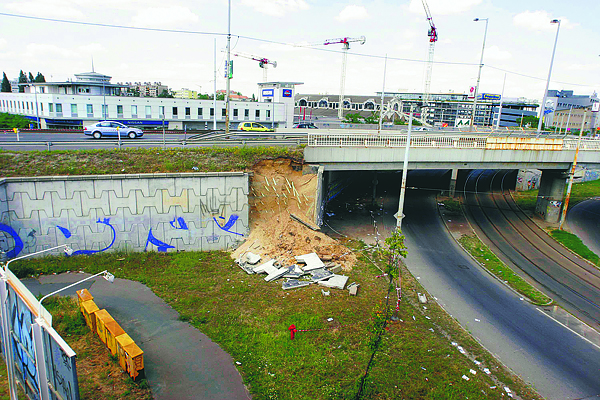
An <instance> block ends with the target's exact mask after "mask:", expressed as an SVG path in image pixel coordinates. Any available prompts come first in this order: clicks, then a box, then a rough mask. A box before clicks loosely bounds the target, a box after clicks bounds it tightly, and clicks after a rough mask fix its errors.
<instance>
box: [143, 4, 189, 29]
mask: <svg viewBox="0 0 600 400" xmlns="http://www.w3.org/2000/svg"><path fill="white" fill-rule="evenodd" d="M131 22H132V24H133V25H134V26H137V27H154V28H155V27H173V28H175V27H180V26H181V24H186V23H194V22H198V16H197V15H196V14H194V13H193V12H191V11H190V9H189V8H187V7H181V6H170V7H152V8H144V9H143V10H141V11H140V12H138V13H137V15H136V16H134V17H133V18H132V19H131Z"/></svg>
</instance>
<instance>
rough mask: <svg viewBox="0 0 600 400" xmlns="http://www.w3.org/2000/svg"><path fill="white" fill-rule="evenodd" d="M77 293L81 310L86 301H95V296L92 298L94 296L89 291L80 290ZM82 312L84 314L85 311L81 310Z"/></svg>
mask: <svg viewBox="0 0 600 400" xmlns="http://www.w3.org/2000/svg"><path fill="white" fill-rule="evenodd" d="M76 293H77V300H78V302H79V307H80V308H81V303H83V302H84V301H88V300H94V296H92V294H91V293H90V292H89V291H88V290H87V289H81V290H78V291H77V292H76ZM81 312H83V309H81Z"/></svg>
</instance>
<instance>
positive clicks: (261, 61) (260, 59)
mask: <svg viewBox="0 0 600 400" xmlns="http://www.w3.org/2000/svg"><path fill="white" fill-rule="evenodd" d="M233 55H234V56H235V57H243V58H248V59H250V60H254V61H258V66H259V67H261V68H262V69H263V81H264V82H266V81H267V65H272V66H273V68H277V61H272V60H269V59H268V58H265V57H259V56H254V55H252V54H246V53H240V52H236V53H233Z"/></svg>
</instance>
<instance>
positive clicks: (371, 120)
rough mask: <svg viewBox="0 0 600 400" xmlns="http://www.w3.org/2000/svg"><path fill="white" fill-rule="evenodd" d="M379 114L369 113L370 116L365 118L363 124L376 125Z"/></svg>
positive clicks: (375, 112)
mask: <svg viewBox="0 0 600 400" xmlns="http://www.w3.org/2000/svg"><path fill="white" fill-rule="evenodd" d="M378 123H379V113H378V112H377V111H371V115H369V116H368V117H366V118H365V124H378Z"/></svg>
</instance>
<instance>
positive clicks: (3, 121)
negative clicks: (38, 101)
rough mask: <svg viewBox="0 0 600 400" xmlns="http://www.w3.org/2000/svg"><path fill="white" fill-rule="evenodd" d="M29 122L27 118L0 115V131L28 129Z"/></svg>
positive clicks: (5, 114) (6, 114)
mask: <svg viewBox="0 0 600 400" xmlns="http://www.w3.org/2000/svg"><path fill="white" fill-rule="evenodd" d="M30 122H31V121H29V120H28V119H27V118H25V117H22V116H20V115H13V114H8V113H0V129H12V128H19V129H25V128H29V124H30Z"/></svg>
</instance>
